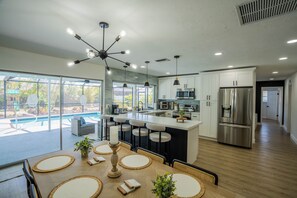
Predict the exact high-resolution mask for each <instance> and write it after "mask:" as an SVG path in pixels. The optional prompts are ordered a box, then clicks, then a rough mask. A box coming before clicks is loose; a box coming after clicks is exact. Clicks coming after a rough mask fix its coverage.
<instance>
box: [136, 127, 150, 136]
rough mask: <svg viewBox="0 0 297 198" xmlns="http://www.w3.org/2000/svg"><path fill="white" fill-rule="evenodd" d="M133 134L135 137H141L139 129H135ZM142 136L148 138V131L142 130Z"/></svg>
mask: <svg viewBox="0 0 297 198" xmlns="http://www.w3.org/2000/svg"><path fill="white" fill-rule="evenodd" d="M132 134H133V135H135V136H139V128H137V129H133V130H132ZM140 136H148V129H146V128H140Z"/></svg>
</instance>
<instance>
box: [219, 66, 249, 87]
mask: <svg viewBox="0 0 297 198" xmlns="http://www.w3.org/2000/svg"><path fill="white" fill-rule="evenodd" d="M253 75H254V72H253V70H244V71H228V72H221V73H220V87H247V86H253V84H254V77H253Z"/></svg>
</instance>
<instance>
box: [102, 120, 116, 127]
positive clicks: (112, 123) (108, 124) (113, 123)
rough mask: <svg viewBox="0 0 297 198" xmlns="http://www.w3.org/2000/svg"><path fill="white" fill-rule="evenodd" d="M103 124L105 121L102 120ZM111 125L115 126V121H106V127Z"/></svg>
mask: <svg viewBox="0 0 297 198" xmlns="http://www.w3.org/2000/svg"><path fill="white" fill-rule="evenodd" d="M103 125H104V126H105V125H106V123H105V122H103ZM111 126H115V122H111V121H108V122H107V127H111Z"/></svg>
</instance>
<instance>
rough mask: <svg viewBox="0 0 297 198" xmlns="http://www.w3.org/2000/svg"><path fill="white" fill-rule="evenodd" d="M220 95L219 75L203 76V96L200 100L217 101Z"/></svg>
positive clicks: (204, 74) (209, 74) (207, 74)
mask: <svg viewBox="0 0 297 198" xmlns="http://www.w3.org/2000/svg"><path fill="white" fill-rule="evenodd" d="M218 94H219V74H218V73H202V74H201V95H200V100H217V99H218Z"/></svg>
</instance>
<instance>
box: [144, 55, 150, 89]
mask: <svg viewBox="0 0 297 198" xmlns="http://www.w3.org/2000/svg"><path fill="white" fill-rule="evenodd" d="M145 63H146V82H145V83H144V86H145V87H149V86H150V83H149V81H148V64H149V63H150V61H145Z"/></svg>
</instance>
